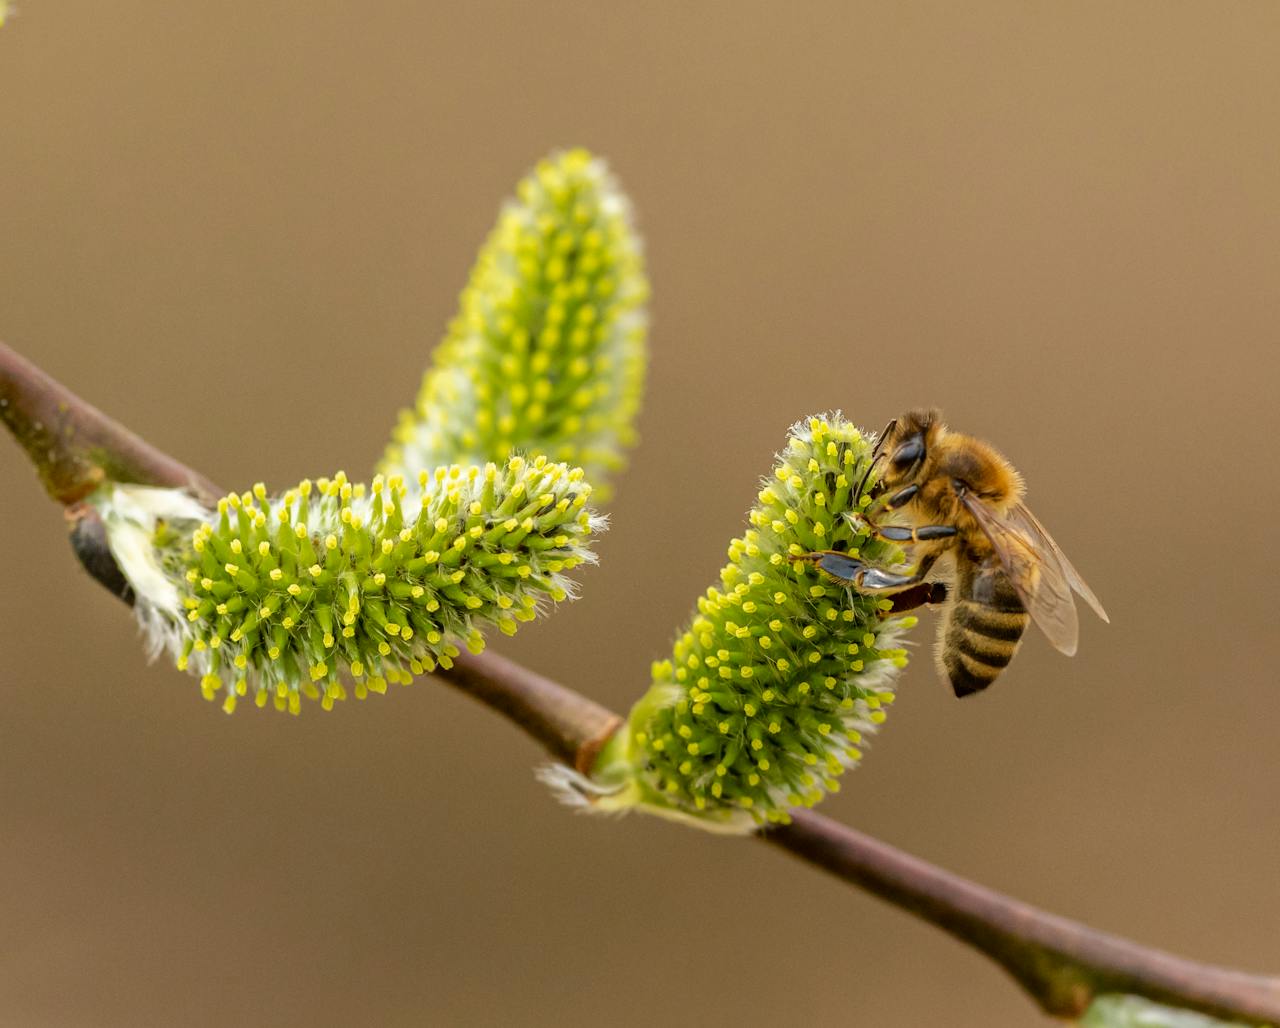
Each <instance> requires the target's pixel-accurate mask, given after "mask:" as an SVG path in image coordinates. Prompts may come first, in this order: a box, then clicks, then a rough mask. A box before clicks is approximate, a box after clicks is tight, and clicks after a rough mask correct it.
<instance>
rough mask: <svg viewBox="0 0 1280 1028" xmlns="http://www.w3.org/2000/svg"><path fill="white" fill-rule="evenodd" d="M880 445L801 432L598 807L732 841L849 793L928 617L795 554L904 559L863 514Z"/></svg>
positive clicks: (624, 739) (663, 673) (656, 681)
mask: <svg viewBox="0 0 1280 1028" xmlns="http://www.w3.org/2000/svg"><path fill="white" fill-rule="evenodd" d="M870 456H871V443H870V442H869V441H868V440H867V439H865V438H864V437H863V436H862V435H861V434H860V433H859V431H858V430H857V429H856V428H855V427H854V426H853V425H852V424H850V423H849V422H847V421H845V420H844V419H843V418H840V417H839V416H829V417H819V418H812V419H810V420H809V421H808V422H805V423H801V424H799V425H797V426H795V427H794V428H793V429H792V432H791V435H790V438H789V440H788V444H787V447H786V449H785V450H784V452H783V453H782V454H781V455H779V457H778V462H777V465H776V466H775V468H774V471H773V474H772V475H771V476H770V478H769V479H768V480H767V481H766V483H765V484H764V487H763V488H762V489H761V490H760V493H759V497H758V502H757V504H756V506H755V507H754V508H753V509H752V511H751V513H750V515H749V521H750V528H749V529H748V530H747V531H746V532H745V533H744V535H743V536H742V538H740V539H735V540H733V542H732V543H730V545H729V563H728V564H727V565H725V567H724V569H723V570H722V571H721V573H720V585H719V586H718V587H713V588H711V589H708V590H707V592H706V594H705V595H704V596H703V597H701V598H700V599H699V600H698V605H697V613H696V615H695V616H694V618H693V621H692V623H691V624H690V626H689V628H688V630H687V631H685V632H684V633H683V634H681V635H680V636H679V638H678V639H677V640H676V643H675V647H674V651H673V653H672V656H671V658H670V659H669V660H663V661H660V662H658V663H655V664H654V666H653V686H652V688H651V690H650V691H649V692H648V693H647V694H646V695H645V696H644V697H643V698H642V699H641V700H640V701H639V702H638V703H637V704H636V705H635V707H634V708H633V709H632V712H631V715H630V717H629V720H628V723H627V725H626V726H625V727H624V728H623V729H621V730H620V731H619V732H618V734H617V736H615V738H614V740H613V741H612V742H611V743H610V744H609V746H607V747H606V749H605V751H604V752H603V753H602V755H601V758H600V760H599V761H598V762H597V765H596V775H595V776H594V778H593V781H592V782H591V783H590V784H589V785H587V787H586V788H585V789H584V788H582V786H583V784H584V783H581V782H578V783H572V782H566V781H565V780H564V776H560V779H559V780H558V781H555V777H556V776H554V775H553V776H550V777H551V778H552V779H553V784H558V785H560V786H562V787H564V786H567V787H568V788H567V789H564V788H562V793H565V792H569V793H570V797H569V798H570V799H572V795H571V790H572V789H573V788H575V786H576V787H577V789H578V798H579V800H584V801H586V802H589V803H590V804H591V805H593V806H595V807H596V808H598V809H603V810H609V809H625V808H627V807H641V808H647V809H649V810H651V811H652V812H654V813H660V814H665V815H667V816H675V817H678V818H679V819H682V820H691V821H693V822H695V823H697V824H699V825H700V826H702V827H708V828H712V829H713V830H721V831H744V830H750V829H751V828H753V827H755V826H756V825H757V824H759V823H761V822H767V821H786V820H787V814H786V810H787V808H789V807H795V806H812V805H813V804H815V803H817V802H818V801H819V800H820V799H821V798H822V797H823V796H824V795H825V794H826V793H829V792H833V791H835V790H836V789H837V788H838V787H839V782H838V778H839V776H840V774H841V773H842V772H843V771H844V770H845V769H846V768H848V767H851V766H852V765H853V764H855V763H857V761H858V760H859V759H860V757H861V745H862V742H863V737H864V736H865V735H866V734H868V733H869V732H872V731H874V730H875V728H876V727H877V726H878V725H879V724H880V723H881V722H882V721H883V720H884V717H885V707H886V706H887V705H888V704H889V703H891V702H892V700H893V691H892V688H893V680H894V678H895V677H896V675H897V673H898V671H899V669H900V668H902V667H903V666H905V664H906V659H907V657H906V651H905V650H903V649H901V648H900V647H899V645H898V637H899V635H900V634H901V632H902V631H903V630H904V629H906V628H909V627H911V626H912V625H914V624H915V621H916V619H915V618H914V617H887V616H886V612H887V611H888V610H889V609H890V607H891V604H890V602H889V601H888V600H886V599H884V598H883V597H880V598H877V597H872V596H865V595H860V594H858V593H855V592H854V591H853V590H852V589H850V588H848V587H847V586H845V585H842V584H840V583H837V582H834V581H832V580H830V579H827V578H825V577H823V576H821V575H820V574H819V573H818V572H817V571H816V570H814V569H813V568H812V566H811V565H810V564H808V563H805V562H796V563H792V562H791V561H789V560H788V559H787V558H788V556H796V555H800V554H803V553H807V552H810V551H813V550H828V549H834V550H842V551H846V552H848V553H850V554H852V555H855V556H861V557H862V558H863V559H865V560H867V561H869V562H871V563H894V562H896V561H898V560H900V559H901V553H900V551H899V550H898V549H897V548H896V547H894V546H893V545H891V544H888V543H885V542H882V541H880V540H876V539H871V538H870V537H869V535H868V533H867V531H866V529H865V526H864V525H863V523H862V522H860V521H856V519H853V518H850V517H849V512H850V511H857V510H861V509H865V507H866V506H867V505H868V504H869V503H870V498H869V497H868V496H866V495H865V494H864V495H862V496H854V495H852V494H853V490H854V489H855V488H856V487H857V485H858V483H859V482H860V480H861V478H862V475H863V473H864V471H865V470H866V468H867V465H868V462H869V460H870Z"/></svg>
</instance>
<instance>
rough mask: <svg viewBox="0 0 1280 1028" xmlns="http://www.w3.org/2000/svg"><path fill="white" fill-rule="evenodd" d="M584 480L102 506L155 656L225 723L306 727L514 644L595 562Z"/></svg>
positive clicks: (455, 476)
mask: <svg viewBox="0 0 1280 1028" xmlns="http://www.w3.org/2000/svg"><path fill="white" fill-rule="evenodd" d="M590 493H591V487H590V486H589V485H588V484H587V482H586V481H585V477H584V475H583V473H582V470H581V469H579V468H570V467H568V466H567V465H565V464H554V463H551V462H549V461H547V460H546V458H543V457H539V458H536V459H535V460H533V461H526V460H524V459H523V458H521V457H513V458H511V459H510V460H509V461H507V462H506V463H505V464H504V465H503V466H501V467H499V466H498V465H496V464H492V463H490V464H486V465H484V466H483V467H481V466H468V467H463V466H460V465H456V464H455V465H451V466H448V467H441V468H437V469H435V471H434V472H431V473H428V472H423V473H422V474H421V475H420V476H419V478H418V481H417V483H416V486H415V488H412V489H411V488H409V487H408V486H406V484H405V483H404V481H403V480H402V479H401V478H399V477H398V476H392V477H391V478H389V479H384V478H382V477H381V476H379V477H377V478H375V479H374V481H373V483H372V485H371V487H369V488H368V489H366V488H365V487H364V486H363V485H361V484H353V483H351V482H348V481H347V479H346V476H345V475H343V474H342V473H341V472H339V473H338V474H337V475H335V476H334V477H333V478H329V479H323V478H322V479H317V480H316V481H314V482H312V481H310V480H308V481H304V482H302V483H300V484H299V485H298V486H297V487H296V488H294V489H290V490H289V491H288V492H286V493H285V494H284V495H283V496H280V497H275V498H272V497H270V496H269V495H268V493H267V491H266V489H265V487H264V486H262V485H261V484H259V485H256V486H254V487H253V489H252V490H250V491H249V492H245V493H232V494H230V495H229V496H227V497H225V498H224V499H222V500H220V501H219V502H218V505H217V509H216V510H215V511H208V510H204V509H203V508H201V507H200V505H199V504H197V503H196V502H195V501H194V500H192V499H191V498H190V497H189V496H187V495H186V494H184V493H181V492H178V491H176V490H167V489H149V488H145V487H138V486H122V485H114V486H110V487H108V488H105V489H104V490H102V491H101V492H100V493H99V494H98V495H97V496H96V497H95V498H94V500H93V502H94V503H95V504H96V505H97V506H98V509H99V511H100V513H101V514H102V516H103V520H104V521H105V523H106V525H107V535H108V541H109V543H110V545H111V547H112V551H113V554H114V555H115V557H116V559H117V561H118V562H119V564H120V566H121V568H122V570H123V571H124V573H125V576H126V578H127V579H128V580H129V582H130V585H131V586H132V587H133V589H134V592H135V595H136V607H137V609H138V612H139V617H140V618H141V620H142V621H143V623H144V625H145V626H146V627H147V628H148V631H149V633H150V634H151V636H152V641H153V645H154V647H155V648H156V649H157V650H159V649H167V650H169V651H170V652H171V653H172V654H173V656H174V658H175V660H176V662H177V665H178V667H179V668H180V669H183V670H187V671H190V672H192V673H194V674H197V675H199V676H200V681H201V686H202V689H203V690H204V693H205V696H206V698H208V699H214V698H215V697H217V696H222V698H223V708H224V709H225V710H226V711H227V712H228V713H230V712H231V711H232V710H234V709H235V706H236V701H237V698H238V697H240V696H245V695H247V694H248V695H252V697H253V699H254V701H255V702H256V703H257V705H258V706H264V705H265V704H267V703H268V702H270V703H273V704H274V705H275V706H276V707H277V708H278V709H282V710H289V711H291V712H293V713H298V711H299V709H300V707H301V698H302V697H304V696H305V697H308V698H310V699H314V700H318V701H319V702H320V704H321V705H322V706H323V707H324V708H325V709H328V708H330V707H331V706H332V705H333V703H334V701H335V700H341V699H345V698H346V696H347V691H348V690H347V683H350V685H351V689H352V691H354V693H355V695H356V696H357V697H359V698H363V697H364V696H365V695H366V694H367V693H368V692H382V691H384V690H385V688H386V685H387V683H388V682H392V683H394V682H400V683H408V682H409V681H411V680H412V678H413V676H414V675H417V674H422V673H424V672H429V671H431V670H433V669H434V668H435V667H436V665H437V664H439V665H442V666H445V667H448V666H450V663H451V661H452V659H453V657H455V656H457V654H458V652H459V649H458V646H459V645H465V646H467V647H468V648H470V649H471V650H472V651H474V652H479V651H480V650H481V649H482V648H483V646H484V638H483V635H482V630H483V629H484V628H486V627H489V626H496V627H497V628H498V629H499V630H500V631H502V632H505V633H508V634H510V633H513V632H515V630H516V628H517V627H518V625H519V623H520V622H522V621H529V620H532V619H533V617H534V616H535V614H536V612H537V610H538V609H539V607H540V605H541V604H542V603H543V601H545V600H563V599H565V598H566V597H567V596H569V595H570V593H571V592H572V582H571V581H570V580H569V578H568V577H567V572H569V571H571V570H572V569H573V568H574V567H576V566H577V565H578V564H580V563H582V562H584V561H594V556H593V555H592V554H591V552H590V550H589V549H588V542H589V538H590V536H591V534H592V533H593V532H595V531H597V530H599V529H600V528H602V527H603V522H602V519H600V518H599V517H598V516H596V515H594V514H593V513H592V512H591V511H590V509H589V508H588V507H587V506H586V504H587V499H588V497H589V496H590Z"/></svg>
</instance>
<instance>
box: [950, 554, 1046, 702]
mask: <svg viewBox="0 0 1280 1028" xmlns="http://www.w3.org/2000/svg"><path fill="white" fill-rule="evenodd" d="M1028 621H1030V616H1029V615H1028V614H1027V612H1026V609H1025V608H1024V607H1023V605H1022V601H1021V600H1020V599H1018V594H1017V593H1016V592H1015V591H1014V588H1013V583H1011V582H1010V581H1009V579H1008V577H1007V576H1006V575H1005V574H1004V573H1003V571H1002V570H1001V568H1000V566H999V564H998V562H995V561H994V560H989V561H986V562H984V563H982V564H963V565H961V567H960V575H959V581H958V582H957V583H956V593H955V598H954V600H953V602H952V603H951V605H950V609H949V610H948V612H947V618H946V620H945V622H944V623H943V625H942V631H941V632H940V633H939V640H938V641H939V644H940V645H939V654H938V657H939V662H940V663H941V665H942V670H943V671H944V673H945V674H946V676H947V678H948V680H949V681H950V682H951V688H952V689H953V690H954V691H955V694H956V695H957V696H969V695H971V694H973V693H975V692H980V691H981V690H983V689H985V688H986V687H987V686H989V685H990V684H991V683H992V682H994V681H995V680H996V678H997V677H998V676H999V674H1000V672H1001V671H1003V670H1004V669H1005V668H1006V667H1007V666H1008V665H1009V661H1011V660H1012V659H1013V655H1014V654H1015V653H1016V652H1017V651H1018V644H1019V643H1020V642H1021V641H1022V634H1023V632H1025V631H1026V629H1027V623H1028Z"/></svg>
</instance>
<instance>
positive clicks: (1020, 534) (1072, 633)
mask: <svg viewBox="0 0 1280 1028" xmlns="http://www.w3.org/2000/svg"><path fill="white" fill-rule="evenodd" d="M961 502H963V503H964V505H965V509H966V510H968V511H969V513H970V514H972V515H973V517H974V520H975V521H977V522H978V525H979V527H980V528H981V529H982V531H983V533H984V534H985V535H986V537H987V538H988V539H989V540H990V541H991V546H992V548H993V549H994V550H995V551H996V556H997V557H999V558H1000V563H1001V565H1003V567H1004V572H1005V574H1006V575H1008V576H1009V581H1010V582H1012V583H1013V588H1014V590H1015V591H1016V592H1017V594H1018V599H1020V600H1021V601H1022V605H1023V606H1024V607H1026V608H1027V613H1028V614H1030V615H1031V618H1032V620H1033V621H1035V623H1036V624H1037V625H1039V626H1040V630H1041V631H1042V632H1044V634H1045V636H1046V638H1048V640H1049V641H1050V642H1051V643H1053V645H1054V647H1056V648H1057V649H1058V650H1061V651H1062V652H1063V653H1065V654H1066V655H1067V656H1071V655H1072V654H1074V653H1075V652H1076V642H1077V639H1078V637H1079V634H1080V625H1079V620H1078V619H1077V618H1076V605H1075V601H1074V600H1072V598H1071V582H1070V580H1069V578H1068V576H1067V572H1066V569H1065V568H1064V567H1063V566H1062V562H1061V561H1060V560H1059V559H1058V548H1057V547H1056V546H1055V545H1054V544H1053V540H1052V539H1049V537H1048V535H1047V534H1045V532H1044V529H1042V528H1041V529H1039V531H1036V530H1034V529H1032V528H1031V527H1030V526H1029V525H1028V524H1027V523H1026V520H1025V518H1023V517H1022V516H1021V515H1020V512H1021V513H1023V514H1026V516H1027V517H1030V516H1031V515H1030V511H1028V510H1027V509H1026V507H1024V506H1022V504H1018V505H1017V506H1016V507H1014V508H1012V509H1011V510H1010V511H1009V512H1008V513H1007V514H998V513H996V511H995V510H994V508H992V507H991V506H990V504H987V503H985V502H983V501H982V500H981V499H979V498H978V497H976V496H973V495H972V494H965V495H964V496H962V497H961ZM1034 520H1035V519H1034V518H1032V521H1034ZM1038 524H1039V523H1038V522H1037V523H1036V525H1037V527H1038ZM1046 540H1047V545H1046Z"/></svg>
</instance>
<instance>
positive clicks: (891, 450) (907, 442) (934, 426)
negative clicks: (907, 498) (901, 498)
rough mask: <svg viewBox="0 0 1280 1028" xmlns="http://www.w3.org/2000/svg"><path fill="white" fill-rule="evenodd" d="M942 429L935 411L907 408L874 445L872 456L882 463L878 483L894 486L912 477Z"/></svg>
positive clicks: (939, 417)
mask: <svg viewBox="0 0 1280 1028" xmlns="http://www.w3.org/2000/svg"><path fill="white" fill-rule="evenodd" d="M943 431H945V429H944V428H943V425H942V418H941V415H940V414H939V412H938V411H936V410H910V411H907V413H906V414H904V415H902V417H900V418H898V419H896V420H895V421H891V422H890V423H889V427H888V428H886V429H885V430H884V433H883V434H882V435H881V436H880V441H879V442H878V443H877V444H876V452H875V459H876V460H879V461H883V464H884V470H883V471H882V472H881V476H880V481H881V483H882V484H883V485H884V486H886V487H893V486H897V485H902V484H905V483H908V482H911V481H912V480H914V479H915V478H916V476H917V475H918V474H919V473H920V469H921V468H923V467H924V463H925V460H926V458H927V457H928V456H929V451H930V450H931V449H932V448H933V444H934V443H936V442H937V440H938V438H939V436H940V435H941V433H942V432H943Z"/></svg>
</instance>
